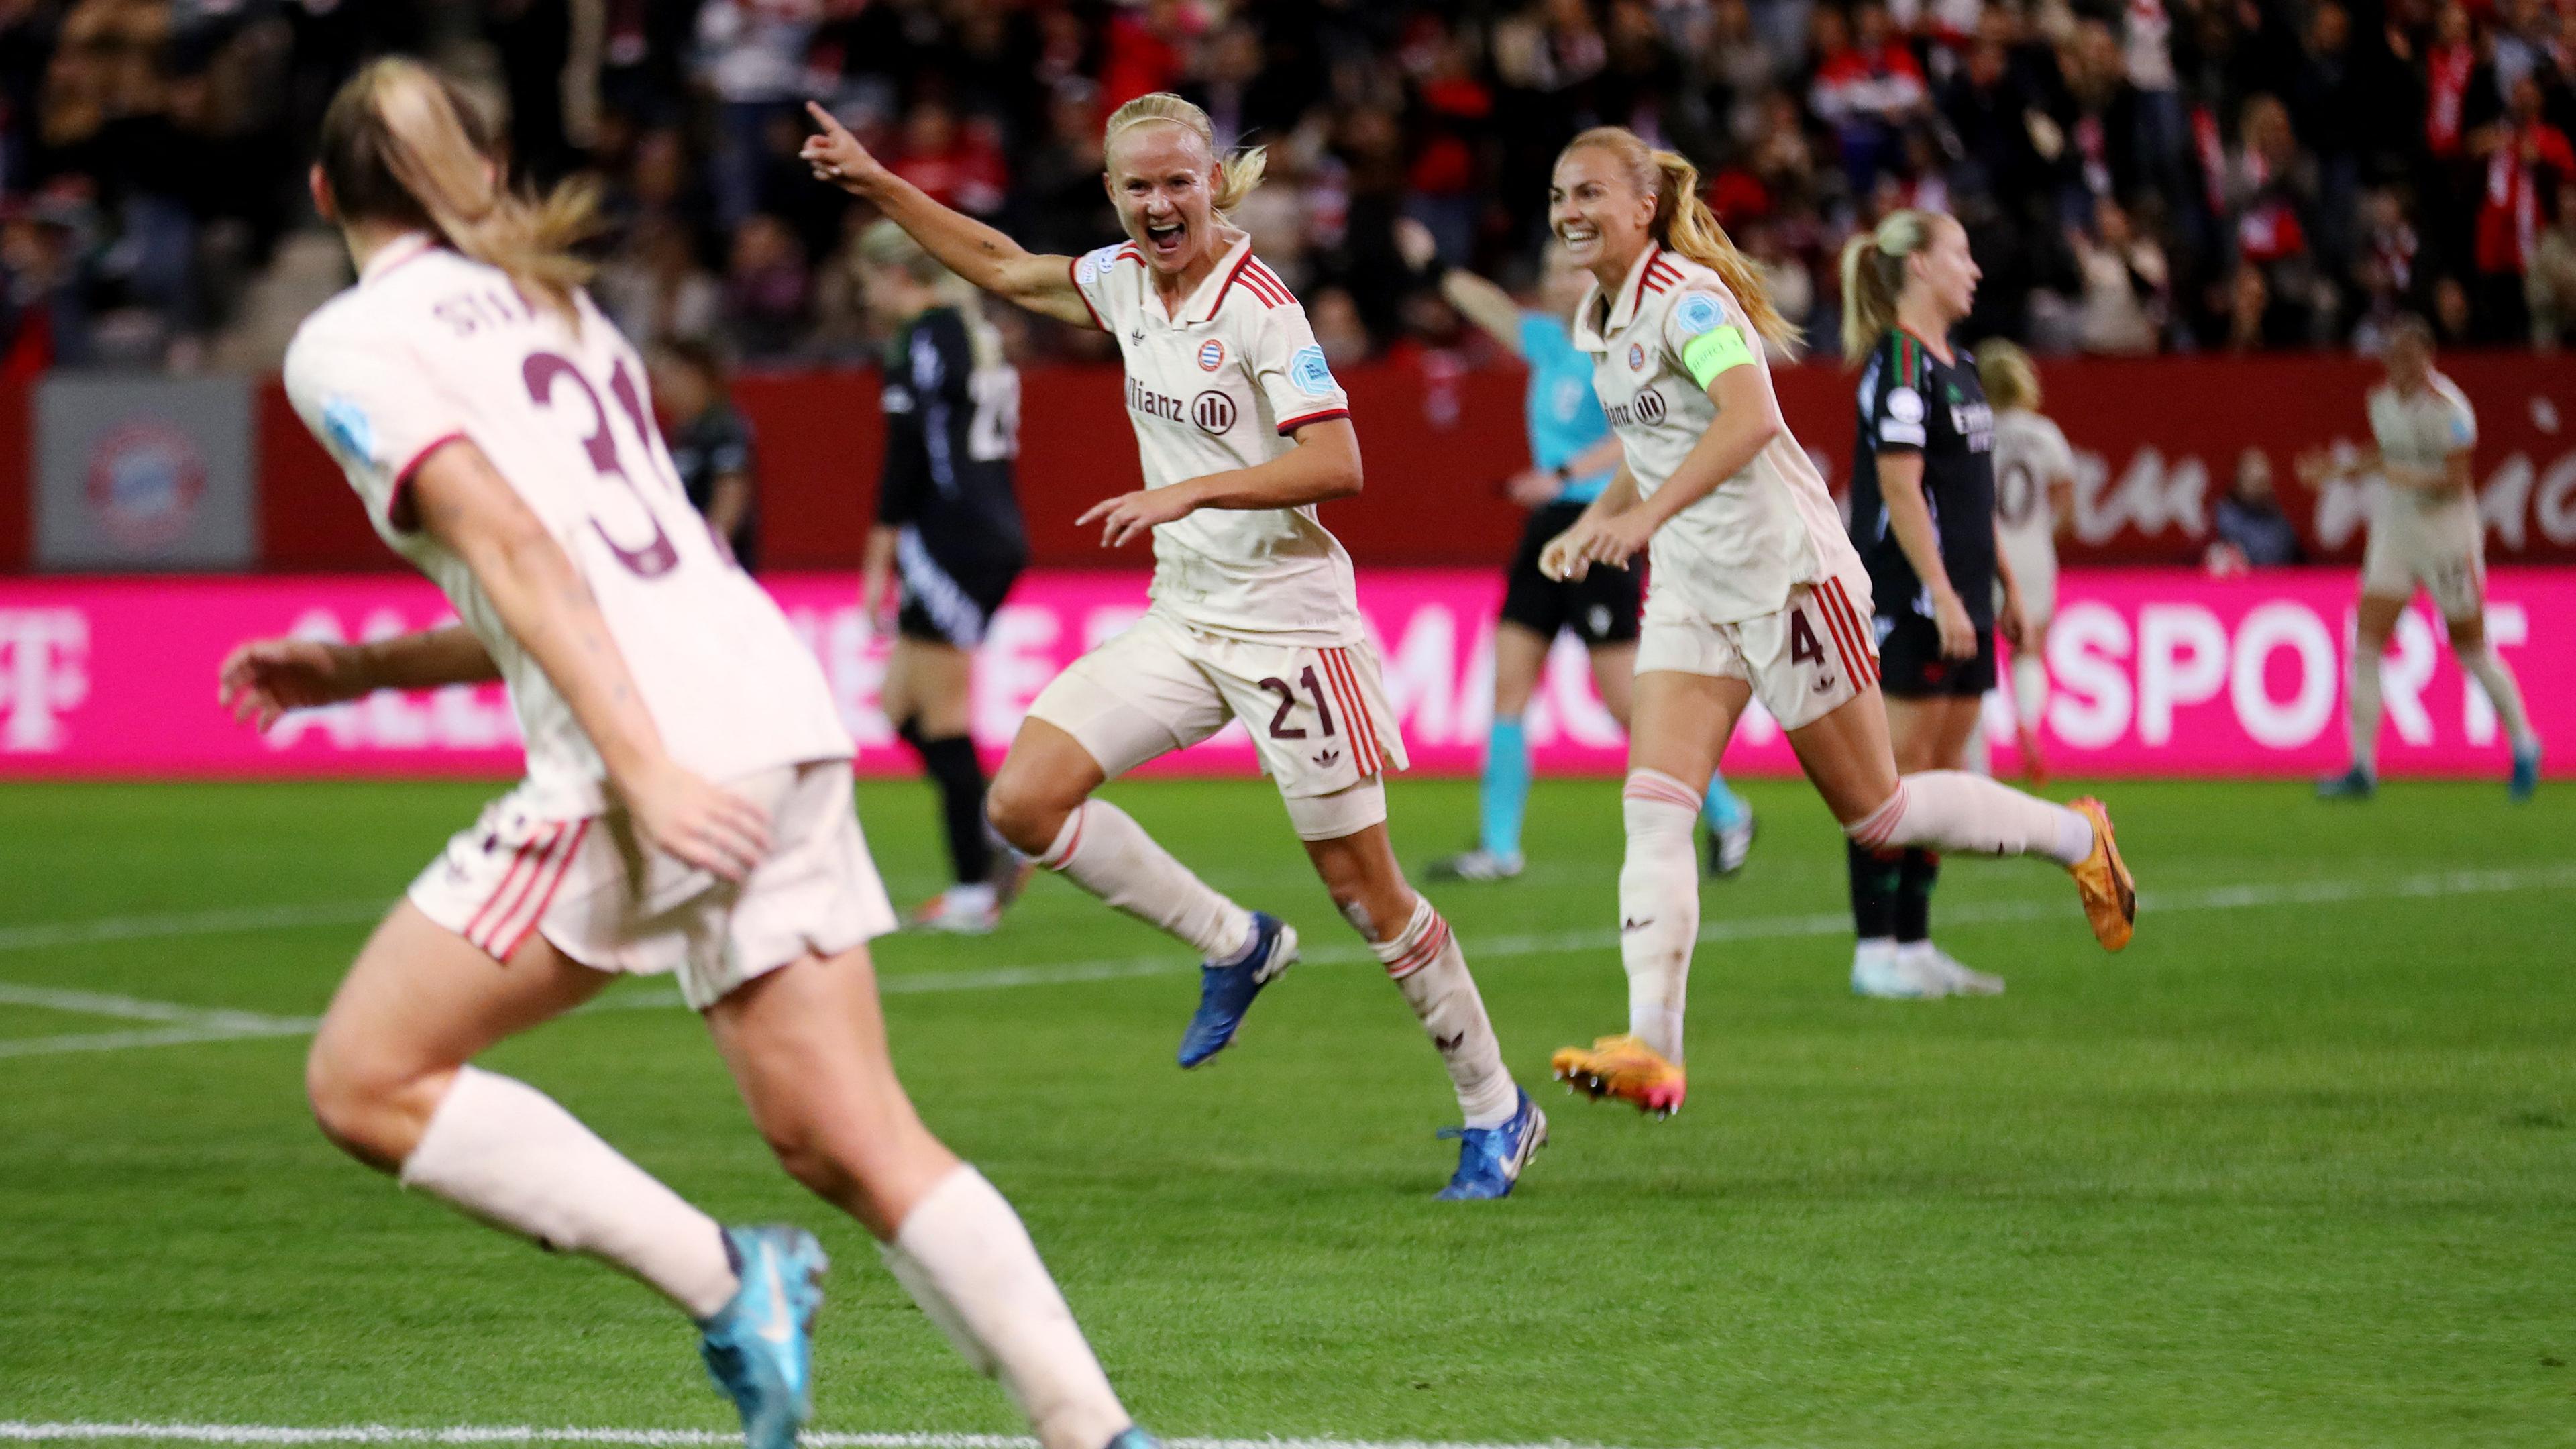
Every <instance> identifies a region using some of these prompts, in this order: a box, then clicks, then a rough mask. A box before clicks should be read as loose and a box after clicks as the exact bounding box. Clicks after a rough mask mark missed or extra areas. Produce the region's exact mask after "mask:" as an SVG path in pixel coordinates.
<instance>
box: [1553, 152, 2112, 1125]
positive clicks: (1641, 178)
mask: <svg viewBox="0 0 2576 1449" xmlns="http://www.w3.org/2000/svg"><path fill="white" fill-rule="evenodd" d="M1548 222H1549V225H1550V226H1551V227H1552V228H1553V229H1554V230H1555V233H1556V236H1557V238H1558V240H1560V241H1562V242H1563V243H1564V244H1565V248H1566V251H1567V254H1568V255H1569V256H1571V257H1572V258H1573V260H1574V262H1575V264H1576V265H1577V266H1580V267H1582V268H1583V269H1584V270H1586V271H1588V272H1590V273H1591V274H1592V277H1593V283H1594V285H1593V288H1592V290H1591V291H1590V292H1588V293H1587V294H1586V295H1585V297H1584V300H1583V304H1582V305H1581V306H1580V307H1578V308H1576V310H1575V321H1574V340H1575V345H1577V346H1579V347H1581V348H1582V349H1583V350H1584V351H1586V352H1589V353H1591V354H1592V355H1593V356H1594V358H1595V362H1594V368H1593V374H1592V386H1593V391H1595V392H1596V393H1598V394H1599V395H1600V397H1601V402H1602V406H1603V407H1604V408H1605V409H1606V410H1607V411H1608V413H1609V415H1610V426H1611V427H1612V428H1613V429H1614V430H1616V431H1617V432H1618V434H1619V441H1620V444H1621V446H1622V449H1623V451H1624V453H1625V457H1626V462H1625V463H1624V464H1622V466H1621V467H1620V470H1619V474H1618V476H1617V477H1616V478H1614V479H1612V480H1611V483H1610V486H1609V487H1608V488H1606V489H1603V490H1602V493H1601V496H1600V497H1599V498H1597V499H1594V500H1593V502H1592V503H1591V505H1590V506H1589V507H1587V508H1585V509H1584V511H1583V516H1582V518H1581V519H1579V520H1577V521H1576V523H1575V524H1574V526H1573V527H1571V528H1569V529H1567V530H1566V531H1565V532H1564V533H1562V534H1560V535H1558V536H1557V537H1556V538H1555V539H1554V540H1552V541H1550V542H1549V544H1548V546H1547V550H1546V552H1545V553H1544V554H1543V555H1542V556H1541V558H1540V564H1541V566H1542V567H1543V568H1545V569H1546V570H1547V572H1548V574H1549V575H1550V576H1551V577H1556V578H1570V577H1580V576H1582V575H1583V574H1584V573H1586V572H1587V571H1588V570H1590V569H1591V568H1593V567H1594V566H1596V565H1608V566H1611V567H1614V568H1625V567H1627V566H1628V564H1629V561H1630V560H1631V559H1633V558H1635V557H1636V556H1637V554H1639V553H1640V552H1647V551H1651V554H1652V559H1653V567H1654V590H1653V592H1652V594H1651V595H1650V596H1649V597H1648V598H1647V601H1646V618H1645V627H1644V630H1643V632H1642V636H1641V637H1640V638H1639V640H1638V643H1637V695H1636V704H1635V711H1636V714H1635V723H1634V726H1633V728H1632V730H1631V733H1630V735H1629V740H1628V763H1629V772H1628V783H1627V787H1626V789H1625V791H1624V792H1623V795H1624V810H1625V813H1626V817H1627V827H1628V854H1627V861H1626V863H1625V864H1624V865H1623V866H1622V867H1621V869H1620V872H1619V921H1620V926H1619V929H1620V939H1619V951H1620V956H1621V959H1622V961H1623V963H1624V964H1625V965H1626V967H1627V973H1628V1025H1629V1029H1628V1032H1627V1034H1625V1035H1621V1036H1608V1037H1603V1038H1601V1039H1600V1040H1598V1041H1595V1042H1594V1043H1593V1044H1592V1046H1591V1047H1589V1048H1583V1047H1568V1048H1566V1049H1564V1050H1562V1051H1560V1052H1558V1053H1557V1054H1556V1057H1555V1069H1556V1073H1557V1075H1558V1076H1559V1077H1560V1078H1562V1079H1564V1080H1566V1081H1569V1082H1571V1083H1573V1084H1574V1085H1575V1086H1577V1087H1579V1088H1582V1089H1583V1090H1585V1091H1587V1092H1590V1093H1592V1094H1593V1095H1595V1096H1602V1097H1615V1098H1617V1099H1619V1100H1621V1101H1625V1102H1629V1103H1632V1104H1634V1105H1636V1106H1637V1107H1639V1108H1641V1109H1643V1110H1646V1111H1649V1112H1670V1111H1673V1110H1674V1109H1676V1108H1678V1107H1680V1106H1681V1104H1682V1099H1683V1096H1684V1094H1685V1093H1686V1091H1687V1082H1686V1080H1685V1078H1684V1074H1683V1054H1682V1010H1683V1002H1684V995H1685V988H1686V986H1687V984H1688V981H1689V975H1690V958H1691V946H1692V943H1693V942H1694V941H1696V940H1697V939H1698V936H1699V891H1698V872H1697V870H1696V869H1695V868H1694V862H1693V861H1692V859H1691V821H1692V817H1694V816H1695V815H1697V814H1698V812H1699V798H1700V790H1701V788H1702V786H1703V785H1704V784H1705V783H1706V782H1707V779H1708V775H1709V771H1710V770H1711V769H1713V768H1714V767H1715V766H1716V764H1717V760H1718V757H1719V756H1720V755H1721V754H1723V753H1724V752H1725V749H1726V742H1727V739H1728V737H1729V736H1730V735H1732V734H1733V733H1734V730H1735V722H1736V720H1737V718H1738V717H1739V716H1741V715H1742V714H1743V712H1744V706H1745V704H1746V702H1747V701H1748V700H1750V699H1751V698H1752V697H1753V696H1754V695H1755V693H1756V692H1757V691H1758V692H1759V694H1760V696H1761V699H1762V703H1763V706H1764V707H1765V708H1767V709H1768V710H1770V712H1771V713H1772V715H1773V716H1774V717H1775V718H1777V719H1778V720H1779V721H1780V724H1781V727H1782V728H1783V729H1785V730H1787V731H1788V734H1789V742H1790V744H1791V745H1793V746H1794V747H1795V748H1796V750H1797V752H1798V761H1799V763H1800V764H1801V765H1802V766H1803V767H1804V768H1805V770H1806V772H1807V778H1808V779H1809V780H1810V781H1812V782H1813V783H1814V784H1815V786H1816V791H1817V793H1818V794H1820V795H1822V796H1823V797H1824V800H1825V804H1826V806H1827V807H1828V808H1830V809H1831V810H1832V811H1833V812H1834V816H1835V818H1836V819H1838V820H1840V821H1841V822H1842V825H1843V831H1844V833H1845V834H1846V835H1848V836H1850V837H1851V838H1852V839H1854V840H1858V841H1861V842H1862V843H1864V844H1867V845H1871V846H1882V847H1883V846H1895V847H1899V848H1901V847H1904V846H1908V845H1926V846H1932V847H1935V848H1938V849H1946V850H1973V851H1978V852H1981V853H1984V854H1988V855H2022V854H2031V855H2041V856H2046V857H2048V858H2050V859H2053V860H2055V861H2057V862H2058V863H2059V864H2061V865H2063V866H2065V867H2066V868H2067V870H2068V871H2069V872H2070V873H2072V874H2073V875H2074V877H2075V882H2076V886H2077V888H2078V891H2079V893H2080V894H2081V896H2082V898H2083V902H2084V911H2085V915H2086V916H2087V918H2088V919H2089V920H2090V921H2091V923H2092V926H2093V932H2094V935H2095V936H2096V937H2097V938H2098V939H2099V940H2100V941H2101V942H2102V944H2103V945H2104V946H2105V947H2107V948H2109V949H2111V950H2118V949H2119V948H2120V947H2122V946H2124V945H2126V944H2128V939H2129V933H2130V926H2131V921H2132V919H2133V917H2134V915H2135V912H2136V906H2135V898H2134V895H2133V892H2132V889H2131V885H2130V880H2129V873H2128V870H2127V867H2126V866H2124V865H2123V864H2122V863H2121V860H2120V855H2119V851H2118V848H2117V847H2116V846H2115V845H2114V843H2113V841H2112V837H2111V822H2110V817H2109V815H2108V814H2107V813H2106V812H2105V811H2104V810H2103V808H2102V806H2101V803H2100V802H2099V801H2094V800H2082V801H2078V802H2077V803H2076V806H2075V808H2073V809H2068V808H2066V807H2064V806H2060V805H2052V804H2049V803H2048V802H2046V801H2044V800H2035V799H2032V798H2031V797H2030V796H2028V795H2024V794H2022V793H2021V792H2019V791H2017V790H2013V789H2010V788H2008V787H2006V786H2003V785H1998V784H1996V783H1995V782H1994V781H1992V780H1988V779H1984V778H1981V777H1979V776H1976V775H1970V774H1965V773H1961V772H1958V771H1950V770H1936V771H1932V772H1929V773H1925V774H1918V775H1913V776H1909V777H1906V778H1903V779H1900V778H1899V777H1898V775H1897V771H1896V760H1895V756H1894V754H1893V752H1892V751H1891V750H1890V749H1889V746H1888V740H1887V715H1886V710H1885V708H1884V706H1883V705H1882V704H1881V703H1880V699H1879V693H1878V658H1877V654H1876V652H1875V651H1874V650H1873V649H1872V648H1871V640H1870V634H1869V623H1868V620H1869V617H1870V610H1869V576H1868V575H1867V574H1866V573H1865V572H1863V571H1862V568H1861V564H1860V559H1859V557H1858V556H1857V555H1856V554H1855V553H1853V551H1852V546H1851V540H1850V539H1849V538H1848V537H1846V536H1845V535H1844V533H1843V527H1842V521H1841V518H1840V517H1839V516H1838V515H1837V514H1836V513H1835V511H1834V503H1833V498H1832V497H1831V495H1829V494H1827V493H1826V491H1825V484H1824V480H1823V479H1822V478H1820V477H1818V476H1817V474H1816V470H1815V465H1814V464H1812V463H1810V462H1808V461H1807V454H1806V451H1805V450H1804V449H1803V448H1801V447H1800V446H1799V445H1798V441H1797V439H1795V438H1793V437H1791V436H1790V435H1789V431H1788V429H1787V428H1786V427H1785V426H1784V425H1783V424H1782V423H1781V420H1780V406H1779V402H1778V400H1777V399H1776V398H1774V397H1773V395H1772V391H1771V374H1770V369H1769V364H1768V363H1767V362H1766V361H1765V360H1764V358H1763V353H1762V343H1763V342H1764V341H1765V340H1782V341H1785V340H1787V339H1790V338H1792V337H1794V336H1795V335H1796V329H1794V328H1793V327H1791V326H1790V325H1789V324H1788V322H1787V321H1786V320H1784V319H1783V318H1782V317H1781V316H1780V314H1779V313H1778V312H1776V311H1775V310H1773V308H1772V306H1771V301H1770V298H1769V297H1768V296H1766V295H1765V293H1764V291H1763V287H1762V283H1761V280H1760V277H1759V275H1758V274H1757V273H1756V272H1755V271H1754V269H1753V267H1752V264H1751V263H1749V262H1748V261H1746V260H1745V258H1744V257H1743V255H1742V254H1741V253H1739V252H1737V251H1736V249H1735V247H1734V245H1733V243H1731V242H1729V241H1728V240H1727V238H1726V233H1725V232H1723V231H1722V230H1720V229H1719V227H1718V225H1717V219H1716V218H1715V217H1714V216H1711V215H1710V214H1709V211H1708V208H1707V206H1706V204H1705V203H1703V202H1702V201H1701V200H1700V199H1699V176H1698V172H1697V171H1696V170H1695V169H1694V168H1693V167H1692V166H1691V164H1690V163H1689V162H1688V161H1685V160H1683V159H1682V158H1681V157H1679V156H1676V155H1674V154H1672V153H1671V152H1668V151H1653V150H1649V149H1648V148H1647V146H1646V143H1645V142H1643V141H1640V140H1639V139H1637V137H1636V136H1635V135H1634V134H1633V133H1631V132H1629V131H1627V130H1624V129H1621V128H1618V127H1601V128H1598V129H1595V130H1590V131H1586V132H1584V133H1583V134H1581V135H1579V136H1577V137H1575V138H1574V140H1573V141H1572V142H1571V143H1570V144H1568V145H1567V147H1566V148H1565V150H1564V152H1563V153H1562V154H1560V155H1559V156H1558V157H1557V162H1556V174H1555V178H1554V181H1553V184H1552V185H1551V186H1550V188H1549V192H1548ZM1871 265H1873V266H1875V267H1878V268H1880V269H1881V270H1882V271H1886V270H1889V269H1893V270H1894V271H1896V272H1897V273H1899V274H1900V275H1902V274H1904V273H1906V272H1908V271H1910V270H1912V269H1916V268H1920V267H1923V266H1924V265H1925V262H1924V260H1923V259H1921V258H1920V257H1914V256H1908V255H1900V254H1895V253H1882V254H1881V259H1879V260H1876V261H1873V262H1872V263H1871Z"/></svg>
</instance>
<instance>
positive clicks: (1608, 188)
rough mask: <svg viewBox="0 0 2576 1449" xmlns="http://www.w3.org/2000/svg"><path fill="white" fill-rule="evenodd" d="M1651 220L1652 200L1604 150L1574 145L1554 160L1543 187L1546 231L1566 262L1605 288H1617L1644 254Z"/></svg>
mask: <svg viewBox="0 0 2576 1449" xmlns="http://www.w3.org/2000/svg"><path fill="white" fill-rule="evenodd" d="M1654 221H1655V198H1654V197H1653V196H1651V195H1645V194H1641V193H1639V191H1638V190H1637V183H1636V179H1635V177H1633V176H1631V175H1630V174H1629V171H1628V168H1627V167H1626V166H1625V165H1623V164H1621V162H1620V160H1619V156H1618V153H1616V152H1614V151H1612V150H1611V149H1610V148H1609V147H1607V146H1576V147H1574V148H1573V149H1571V150H1569V151H1567V152H1566V153H1565V154H1564V155H1562V156H1559V157H1558V158H1556V176H1555V178H1554V179H1553V180H1552V181H1550V182H1549V184H1548V188H1547V224H1548V229H1549V230H1551V231H1553V232H1555V233H1556V239H1557V240H1558V241H1559V242H1561V243H1563V244H1564V247H1565V256H1566V259H1567V260H1568V261H1570V262H1572V263H1573V264H1574V265H1576V266H1578V267H1581V268H1583V269H1584V270H1585V271H1587V272H1590V273H1591V274H1592V275H1593V276H1594V277H1596V278H1598V279H1599V280H1600V282H1601V285H1602V286H1603V287H1605V288H1607V287H1616V286H1618V285H1619V283H1620V282H1621V281H1622V280H1623V279H1625V278H1626V276H1627V275H1628V268H1629V267H1630V266H1632V265H1634V264H1635V262H1636V260H1637V254H1638V253H1639V252H1641V251H1644V250H1645V248H1646V242H1647V240H1648V237H1649V235H1650V230H1649V229H1650V228H1651V227H1652V226H1653V225H1654Z"/></svg>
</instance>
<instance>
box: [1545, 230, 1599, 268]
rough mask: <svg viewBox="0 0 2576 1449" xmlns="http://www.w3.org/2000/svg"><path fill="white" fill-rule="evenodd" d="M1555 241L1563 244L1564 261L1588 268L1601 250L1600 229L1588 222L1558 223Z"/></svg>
mask: <svg viewBox="0 0 2576 1449" xmlns="http://www.w3.org/2000/svg"><path fill="white" fill-rule="evenodd" d="M1556 239H1557V240H1558V241H1561V242H1563V243H1565V255H1566V259H1567V260H1569V261H1571V262H1573V263H1574V264H1575V265H1577V266H1588V265H1590V264H1591V262H1592V260H1593V258H1594V257H1595V256H1597V255H1599V253H1600V250H1601V229H1600V228H1599V227H1597V226H1594V225H1593V224H1592V223H1590V222H1588V221H1565V222H1559V223H1558V224H1557V228H1556Z"/></svg>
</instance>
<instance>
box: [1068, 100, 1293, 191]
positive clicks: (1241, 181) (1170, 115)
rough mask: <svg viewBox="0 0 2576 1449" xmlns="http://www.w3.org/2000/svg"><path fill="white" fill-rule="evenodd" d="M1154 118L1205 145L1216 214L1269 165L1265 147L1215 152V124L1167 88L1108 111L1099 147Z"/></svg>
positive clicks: (1256, 183)
mask: <svg viewBox="0 0 2576 1449" xmlns="http://www.w3.org/2000/svg"><path fill="white" fill-rule="evenodd" d="M1154 121H1165V122H1169V123H1170V124H1172V125H1175V126H1178V127H1180V128H1181V129H1183V130H1185V131H1188V132H1189V133H1190V134H1192V135H1194V136H1196V137H1198V138H1199V141H1200V143H1201V144H1202V145H1205V146H1206V147H1207V151H1208V156H1209V157H1210V158H1211V160H1210V165H1209V170H1210V172H1211V173H1212V177H1213V179H1212V182H1211V184H1210V186H1209V188H1208V189H1209V191H1210V192H1211V193H1213V196H1214V199H1215V203H1216V209H1217V213H1218V214H1219V215H1220V216H1221V215H1224V214H1225V213H1227V212H1231V211H1233V210H1234V209H1235V208H1236V207H1238V206H1240V205H1242V204H1243V199H1244V198H1245V197H1247V196H1250V195H1251V194H1252V190H1253V188H1254V187H1256V186H1259V185H1260V184H1261V174H1262V172H1264V171H1266V170H1268V169H1269V166H1270V153H1269V151H1268V149H1267V148H1265V147H1261V146H1250V147H1244V148H1241V149H1238V150H1235V151H1231V152H1228V153H1227V154H1225V155H1223V156H1219V155H1217V153H1216V125H1215V123H1214V122H1212V121H1210V120H1209V119H1208V113H1207V112H1205V111H1203V110H1200V109H1199V108H1198V107H1197V106H1195V105H1192V104H1191V103H1190V102H1188V101H1185V100H1183V99H1181V98H1180V97H1179V96H1176V95H1173V94H1172V93H1171V92H1170V91H1155V92H1153V93H1152V94H1150V95H1142V96H1138V97H1137V98H1136V99H1134V100H1132V101H1129V102H1128V103H1127V104H1125V105H1123V106H1120V107H1119V108H1118V109H1117V110H1115V111H1112V112H1110V113H1109V124H1108V125H1106V126H1104V127H1102V128H1101V133H1100V148H1101V150H1102V151H1103V152H1104V153H1106V152H1107V151H1108V149H1109V144H1110V143H1111V142H1113V141H1115V140H1117V139H1118V133H1119V132H1121V131H1125V130H1128V129H1129V128H1131V127H1135V126H1142V125H1146V124H1148V123H1150V122H1154Z"/></svg>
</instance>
